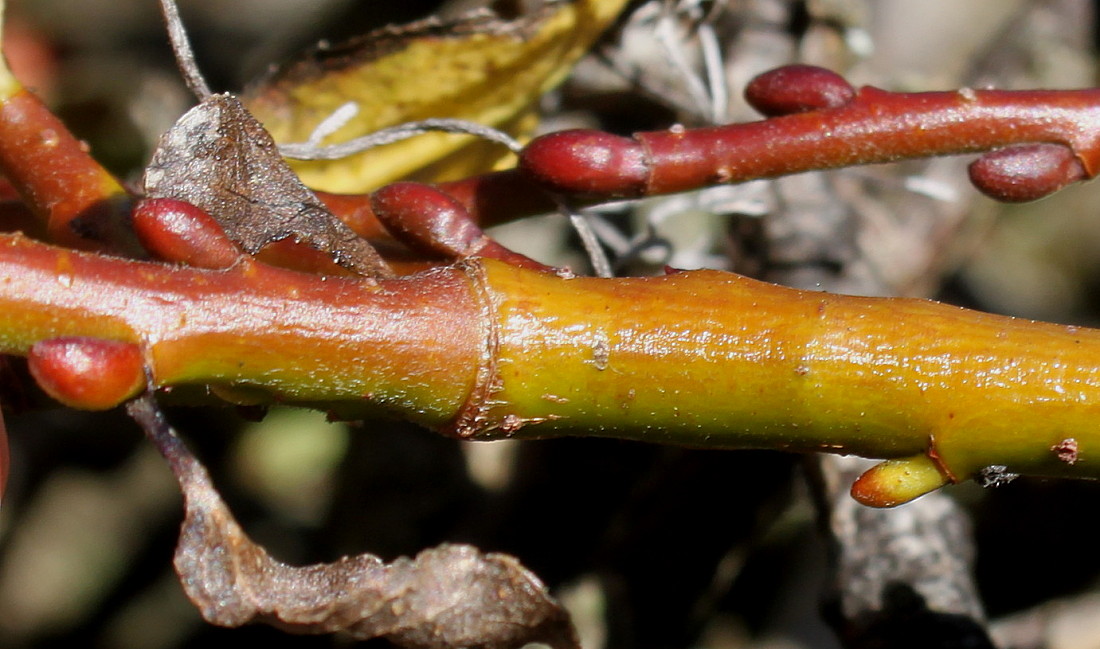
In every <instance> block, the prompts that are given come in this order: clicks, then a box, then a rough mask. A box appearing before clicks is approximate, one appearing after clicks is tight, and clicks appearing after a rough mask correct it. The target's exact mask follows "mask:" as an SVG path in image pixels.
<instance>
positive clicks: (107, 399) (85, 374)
mask: <svg viewBox="0 0 1100 649" xmlns="http://www.w3.org/2000/svg"><path fill="white" fill-rule="evenodd" d="M27 365H28V367H29V368H30V372H31V375H32V376H34V379H35V381H37V382H38V385H39V386H41V387H42V389H43V390H44V391H45V392H46V394H48V395H50V396H51V397H53V398H54V399H57V400H58V401H60V402H61V403H63V404H65V405H66V406H69V407H71V408H79V409H82V410H107V409H109V408H114V407H115V406H117V405H119V404H120V403H122V402H123V401H126V400H127V399H130V398H132V397H134V396H136V395H137V394H138V393H140V392H141V390H142V388H143V387H144V385H145V370H144V360H143V359H142V354H141V349H140V348H138V346H137V345H135V344H133V343H126V342H118V341H114V340H102V339H99V338H77V337H73V338H52V339H49V340H43V341H41V342H38V343H36V344H35V345H34V346H33V347H31V350H30V352H29V353H28V354H27Z"/></svg>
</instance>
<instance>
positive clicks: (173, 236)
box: [132, 198, 241, 270]
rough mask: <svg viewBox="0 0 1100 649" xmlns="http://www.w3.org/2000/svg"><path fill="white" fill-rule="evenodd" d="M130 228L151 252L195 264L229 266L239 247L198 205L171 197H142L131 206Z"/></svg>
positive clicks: (197, 266) (239, 253) (159, 256)
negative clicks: (131, 222)
mask: <svg viewBox="0 0 1100 649" xmlns="http://www.w3.org/2000/svg"><path fill="white" fill-rule="evenodd" d="M132 218H133V228H134V232H135V234H136V235H137V237H138V240H139V241H140V242H141V245H142V246H144V247H145V249H146V250H148V251H149V252H150V253H151V254H152V255H154V256H156V257H158V258H159V259H162V260H164V261H172V262H178V263H181V264H187V265H189V266H194V267H196V268H209V269H213V270H216V269H220V268H228V267H229V266H232V265H233V263H234V262H236V261H237V259H238V258H239V257H240V256H241V251H240V250H239V249H238V248H237V246H236V245H235V244H234V243H233V242H232V241H231V240H230V239H229V237H228V236H226V234H225V230H223V229H222V227H221V225H220V224H218V222H217V221H216V220H214V217H212V216H210V215H209V214H207V213H206V212H204V211H203V210H201V209H199V208H198V207H196V206H194V205H192V204H191V203H188V202H186V201H181V200H176V199H174V198H145V199H142V200H140V201H139V202H138V203H137V205H136V206H135V207H134V209H133V213H132Z"/></svg>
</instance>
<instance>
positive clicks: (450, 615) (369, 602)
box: [128, 396, 578, 649]
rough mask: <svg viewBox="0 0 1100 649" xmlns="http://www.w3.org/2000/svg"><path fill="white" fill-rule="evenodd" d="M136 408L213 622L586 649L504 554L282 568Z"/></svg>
mask: <svg viewBox="0 0 1100 649" xmlns="http://www.w3.org/2000/svg"><path fill="white" fill-rule="evenodd" d="M128 410H129V412H130V414H131V416H133V417H134V419H135V420H137V421H138V423H139V424H140V425H141V426H142V428H144V429H145V432H146V434H147V435H148V436H149V437H150V439H152V440H153V442H154V443H156V444H157V446H158V448H159V449H160V450H161V452H162V453H163V454H164V456H165V458H167V459H168V461H169V464H170V465H171V467H172V470H173V472H174V473H175V475H176V478H177V479H178V480H179V483H180V489H181V490H182V491H183V494H184V507H185V509H186V515H185V519H184V523H183V527H182V530H181V532H180V542H179V546H178V547H177V549H176V558H175V564H176V571H177V572H178V573H179V576H180V581H181V582H182V584H183V587H184V590H185V591H186V592H187V596H188V597H189V598H190V599H191V601H192V602H194V603H195V605H196V606H198V608H199V609H200V610H201V611H202V615H203V617H204V618H205V619H206V620H207V621H209V622H211V623H213V624H218V625H222V626H230V627H235V626H240V625H243V624H248V623H250V622H262V623H266V624H270V625H273V626H277V627H280V628H282V629H285V630H287V631H291V632H294V633H331V632H335V631H344V632H347V633H349V634H350V635H351V636H352V637H354V638H356V639H360V640H365V639H369V638H376V637H384V638H387V639H388V640H390V641H391V642H394V643H396V644H399V645H401V646H404V647H410V648H412V649H454V648H456V647H480V648H484V649H511V648H514V647H520V646H523V645H524V644H527V643H529V642H543V643H546V644H549V645H550V646H552V647H563V648H572V647H577V646H578V645H577V641H576V638H575V635H574V633H573V628H572V625H571V623H570V621H569V617H568V615H567V614H566V613H565V611H564V610H563V609H562V608H561V607H560V606H559V605H558V604H557V603H556V602H555V601H554V600H553V599H552V598H551V597H550V596H549V594H548V593H547V592H546V589H545V587H544V586H543V585H542V583H541V582H540V581H539V579H538V578H537V577H535V575H533V574H532V573H531V572H529V571H528V570H527V569H525V568H524V567H523V566H522V565H520V563H519V562H518V561H516V560H515V559H514V558H512V557H510V556H507V555H503V554H492V553H491V554H483V553H482V552H480V551H479V550H477V549H476V548H473V547H471V546H468V545H441V546H439V547H436V548H431V549H428V550H425V551H423V552H421V553H420V554H418V555H417V556H416V557H415V558H413V559H408V558H400V559H397V560H396V561H393V562H392V563H388V564H387V563H384V562H382V560H380V559H379V558H377V557H375V556H372V555H369V554H362V555H358V556H355V557H345V558H343V559H341V560H339V561H336V562H334V563H326V564H314V565H310V566H303V567H295V566H288V565H286V564H284V563H281V562H279V561H276V560H275V559H273V558H271V556H270V555H269V554H268V553H267V551H266V550H265V549H264V548H263V547H261V546H259V545H257V544H256V543H254V542H253V541H252V540H251V539H250V538H248V536H247V535H246V534H245V533H244V531H243V530H242V529H241V527H240V525H239V524H238V523H237V521H236V520H235V519H234V518H233V515H232V514H231V513H230V512H229V510H228V508H227V507H226V505H225V503H224V502H223V501H222V499H221V496H220V495H219V494H218V492H217V490H216V489H215V488H214V486H213V484H212V483H211V481H210V477H209V475H208V474H207V472H206V469H205V468H204V467H203V466H202V464H201V463H200V462H199V461H198V460H197V459H195V457H194V456H193V455H191V454H190V452H189V451H188V450H187V448H186V447H185V446H184V444H183V443H182V442H181V441H180V440H179V438H178V437H176V436H175V433H174V432H173V431H172V430H171V428H169V427H168V425H167V423H166V422H165V421H164V418H163V415H162V414H161V413H160V411H159V410H158V409H157V406H156V403H155V402H154V401H153V399H152V398H151V397H149V396H145V397H142V398H141V399H139V400H136V401H134V402H132V403H131V404H130V405H129V406H128Z"/></svg>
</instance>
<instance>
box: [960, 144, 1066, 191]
mask: <svg viewBox="0 0 1100 649" xmlns="http://www.w3.org/2000/svg"><path fill="white" fill-rule="evenodd" d="M969 171H970V182H971V183H973V185H974V186H975V187H976V188H977V189H978V191H980V192H982V193H983V194H985V195H986V196H989V197H990V198H993V199H995V200H998V201H1004V202H1008V203H1024V202H1027V201H1034V200H1038V199H1040V198H1043V197H1045V196H1049V195H1050V194H1053V193H1054V192H1056V191H1058V190H1060V189H1062V188H1063V187H1065V186H1067V185H1069V184H1070V183H1075V182H1078V181H1081V180H1085V179H1087V178H1088V172H1087V171H1086V170H1085V167H1084V165H1083V164H1081V160H1080V159H1079V158H1078V157H1077V155H1076V154H1075V153H1074V152H1073V150H1072V149H1070V147H1068V146H1066V145H1064V144H1052V143H1041V144H1021V145H1017V146H1010V147H1006V148H1004V149H999V150H997V151H993V152H991V153H987V154H985V155H983V156H982V157H980V158H978V159H977V160H975V161H974V162H972V163H970V169H969Z"/></svg>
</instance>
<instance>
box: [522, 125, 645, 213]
mask: <svg viewBox="0 0 1100 649" xmlns="http://www.w3.org/2000/svg"><path fill="white" fill-rule="evenodd" d="M519 168H520V170H521V171H523V172H524V173H525V174H526V175H527V176H528V177H530V178H532V179H533V180H534V181H535V182H537V183H539V184H540V185H542V186H543V187H545V188H547V189H549V190H551V191H555V192H559V193H563V194H594V195H600V196H618V197H624V198H626V197H633V196H641V195H642V194H643V193H644V192H645V189H646V181H647V178H648V176H649V172H648V169H647V167H646V162H645V149H644V148H643V147H642V145H641V144H640V143H639V142H637V141H636V140H634V139H631V138H628V137H622V136H620V135H612V134H611V133H604V132H602V131H594V130H573V131H561V132H558V133H550V134H548V135H543V136H542V137H538V138H535V139H534V140H532V141H531V143H530V144H528V145H527V147H526V148H524V150H523V151H522V152H521V153H520V157H519Z"/></svg>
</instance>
